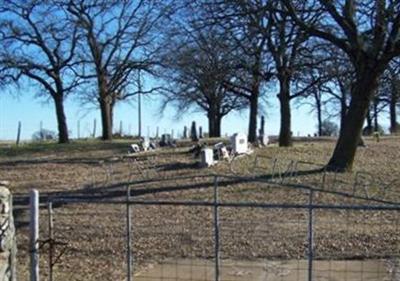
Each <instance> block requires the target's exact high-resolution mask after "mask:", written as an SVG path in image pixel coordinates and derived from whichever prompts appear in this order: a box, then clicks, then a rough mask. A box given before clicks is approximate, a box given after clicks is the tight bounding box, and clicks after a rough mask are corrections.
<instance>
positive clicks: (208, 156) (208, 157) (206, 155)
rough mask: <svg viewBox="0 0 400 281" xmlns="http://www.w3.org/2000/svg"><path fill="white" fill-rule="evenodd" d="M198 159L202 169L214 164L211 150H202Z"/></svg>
mask: <svg viewBox="0 0 400 281" xmlns="http://www.w3.org/2000/svg"><path fill="white" fill-rule="evenodd" d="M200 157H201V166H202V167H210V166H212V165H213V164H214V152H213V150H212V149H211V148H203V149H202V150H201V153H200Z"/></svg>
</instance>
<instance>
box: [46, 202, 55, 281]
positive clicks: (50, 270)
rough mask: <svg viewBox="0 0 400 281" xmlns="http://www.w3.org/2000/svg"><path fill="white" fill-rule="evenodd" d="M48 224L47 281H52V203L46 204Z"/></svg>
mask: <svg viewBox="0 0 400 281" xmlns="http://www.w3.org/2000/svg"><path fill="white" fill-rule="evenodd" d="M47 212H48V219H49V221H48V224H49V281H53V263H54V261H53V254H54V223H53V203H52V202H48V203H47Z"/></svg>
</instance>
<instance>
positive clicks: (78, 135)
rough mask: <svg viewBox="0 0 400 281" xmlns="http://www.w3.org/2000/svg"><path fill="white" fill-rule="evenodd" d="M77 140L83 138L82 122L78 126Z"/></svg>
mask: <svg viewBox="0 0 400 281" xmlns="http://www.w3.org/2000/svg"><path fill="white" fill-rule="evenodd" d="M77 130H78V131H77V138H78V139H80V138H81V122H80V121H79V120H78V125H77Z"/></svg>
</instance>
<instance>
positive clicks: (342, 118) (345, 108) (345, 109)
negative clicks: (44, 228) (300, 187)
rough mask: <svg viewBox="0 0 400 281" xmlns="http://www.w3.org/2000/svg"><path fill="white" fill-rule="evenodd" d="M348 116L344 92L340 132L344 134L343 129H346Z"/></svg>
mask: <svg viewBox="0 0 400 281" xmlns="http://www.w3.org/2000/svg"><path fill="white" fill-rule="evenodd" d="M346 115H347V97H346V93H345V92H342V98H341V100H340V132H339V134H342V129H343V128H344V123H345V121H346Z"/></svg>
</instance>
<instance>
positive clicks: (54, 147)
mask: <svg viewBox="0 0 400 281" xmlns="http://www.w3.org/2000/svg"><path fill="white" fill-rule="evenodd" d="M134 142H136V141H135V140H115V141H112V142H104V141H101V140H87V141H83V140H79V141H71V143H68V144H59V143H56V142H32V143H24V144H20V145H19V146H16V145H2V146H0V157H14V156H28V155H31V154H52V153H66V152H90V151H98V150H115V151H118V152H120V151H121V152H122V151H127V147H128V145H129V144H131V143H134Z"/></svg>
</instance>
